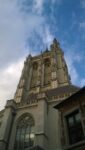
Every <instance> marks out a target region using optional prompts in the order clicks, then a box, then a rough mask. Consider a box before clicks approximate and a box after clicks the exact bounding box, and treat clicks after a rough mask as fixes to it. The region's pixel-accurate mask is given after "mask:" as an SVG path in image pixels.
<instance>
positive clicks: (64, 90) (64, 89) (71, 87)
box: [46, 85, 80, 98]
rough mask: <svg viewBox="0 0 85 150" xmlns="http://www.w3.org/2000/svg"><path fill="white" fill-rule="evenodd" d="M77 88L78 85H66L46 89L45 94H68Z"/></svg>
mask: <svg viewBox="0 0 85 150" xmlns="http://www.w3.org/2000/svg"><path fill="white" fill-rule="evenodd" d="M79 89H80V88H79V87H77V86H74V85H66V86H62V87H58V88H55V89H51V90H48V91H46V94H47V96H48V97H49V98H50V97H52V96H60V95H64V94H68V93H75V92H76V91H78V90H79Z"/></svg>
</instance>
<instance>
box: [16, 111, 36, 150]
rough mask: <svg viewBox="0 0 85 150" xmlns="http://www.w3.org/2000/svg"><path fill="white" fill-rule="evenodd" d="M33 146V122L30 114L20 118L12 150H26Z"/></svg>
mask: <svg viewBox="0 0 85 150" xmlns="http://www.w3.org/2000/svg"><path fill="white" fill-rule="evenodd" d="M33 145H34V120H33V118H32V116H31V115H30V114H24V115H23V116H21V117H20V118H19V120H18V123H17V130H16V138H15V147H14V150H26V149H27V148H30V147H33Z"/></svg>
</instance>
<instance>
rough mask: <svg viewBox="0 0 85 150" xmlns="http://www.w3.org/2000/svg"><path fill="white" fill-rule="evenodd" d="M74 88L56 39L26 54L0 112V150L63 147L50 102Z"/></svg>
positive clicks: (57, 120)
mask: <svg viewBox="0 0 85 150" xmlns="http://www.w3.org/2000/svg"><path fill="white" fill-rule="evenodd" d="M77 90H79V88H77V87H76V86H74V85H72V84H71V82H70V77H69V74H68V69H67V65H66V62H65V59H64V53H63V51H62V50H61V48H60V45H59V43H58V41H57V40H56V39H54V40H53V43H52V45H51V46H50V49H49V50H48V49H46V50H45V51H43V52H41V54H40V55H37V56H34V57H32V56H31V55H29V56H28V57H27V58H26V61H25V62H24V67H23V70H22V74H21V77H20V80H19V83H18V86H17V90H16V93H15V96H14V100H8V101H7V104H6V106H5V109H4V110H3V111H1V112H0V150H63V148H62V144H61V130H60V126H61V121H60V114H59V112H58V111H57V110H55V109H54V106H55V105H56V104H57V103H59V102H60V101H63V100H64V99H65V98H67V97H69V96H70V95H72V94H73V93H74V92H76V91H77Z"/></svg>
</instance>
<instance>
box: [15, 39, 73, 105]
mask: <svg viewBox="0 0 85 150" xmlns="http://www.w3.org/2000/svg"><path fill="white" fill-rule="evenodd" d="M65 85H70V77H69V74H68V69H67V65H66V62H65V59H64V53H63V51H62V49H61V48H60V45H59V42H58V41H57V40H56V39H54V40H53V43H52V45H51V46H50V50H48V49H46V50H45V51H44V52H43V53H42V52H41V54H40V55H38V56H34V57H32V56H31V55H29V56H28V57H27V58H26V61H25V62H24V68H23V70H22V75H21V78H20V81H19V84H18V87H17V90H16V93H15V101H16V102H17V103H19V102H22V101H25V100H26V98H27V97H28V95H30V94H31V93H39V92H41V91H42V92H43V91H47V90H49V89H54V88H57V87H62V86H65Z"/></svg>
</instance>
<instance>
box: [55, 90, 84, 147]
mask: <svg viewBox="0 0 85 150" xmlns="http://www.w3.org/2000/svg"><path fill="white" fill-rule="evenodd" d="M55 108H56V109H58V110H59V113H60V122H61V143H62V149H63V150H71V149H72V150H84V149H85V87H83V88H81V89H80V90H79V91H78V92H76V93H75V94H73V95H72V96H70V97H68V98H67V99H65V100H64V101H62V102H59V103H58V104H57V105H56V106H55ZM68 118H69V120H70V122H69V123H70V127H69V125H68ZM69 130H70V131H71V132H69Z"/></svg>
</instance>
